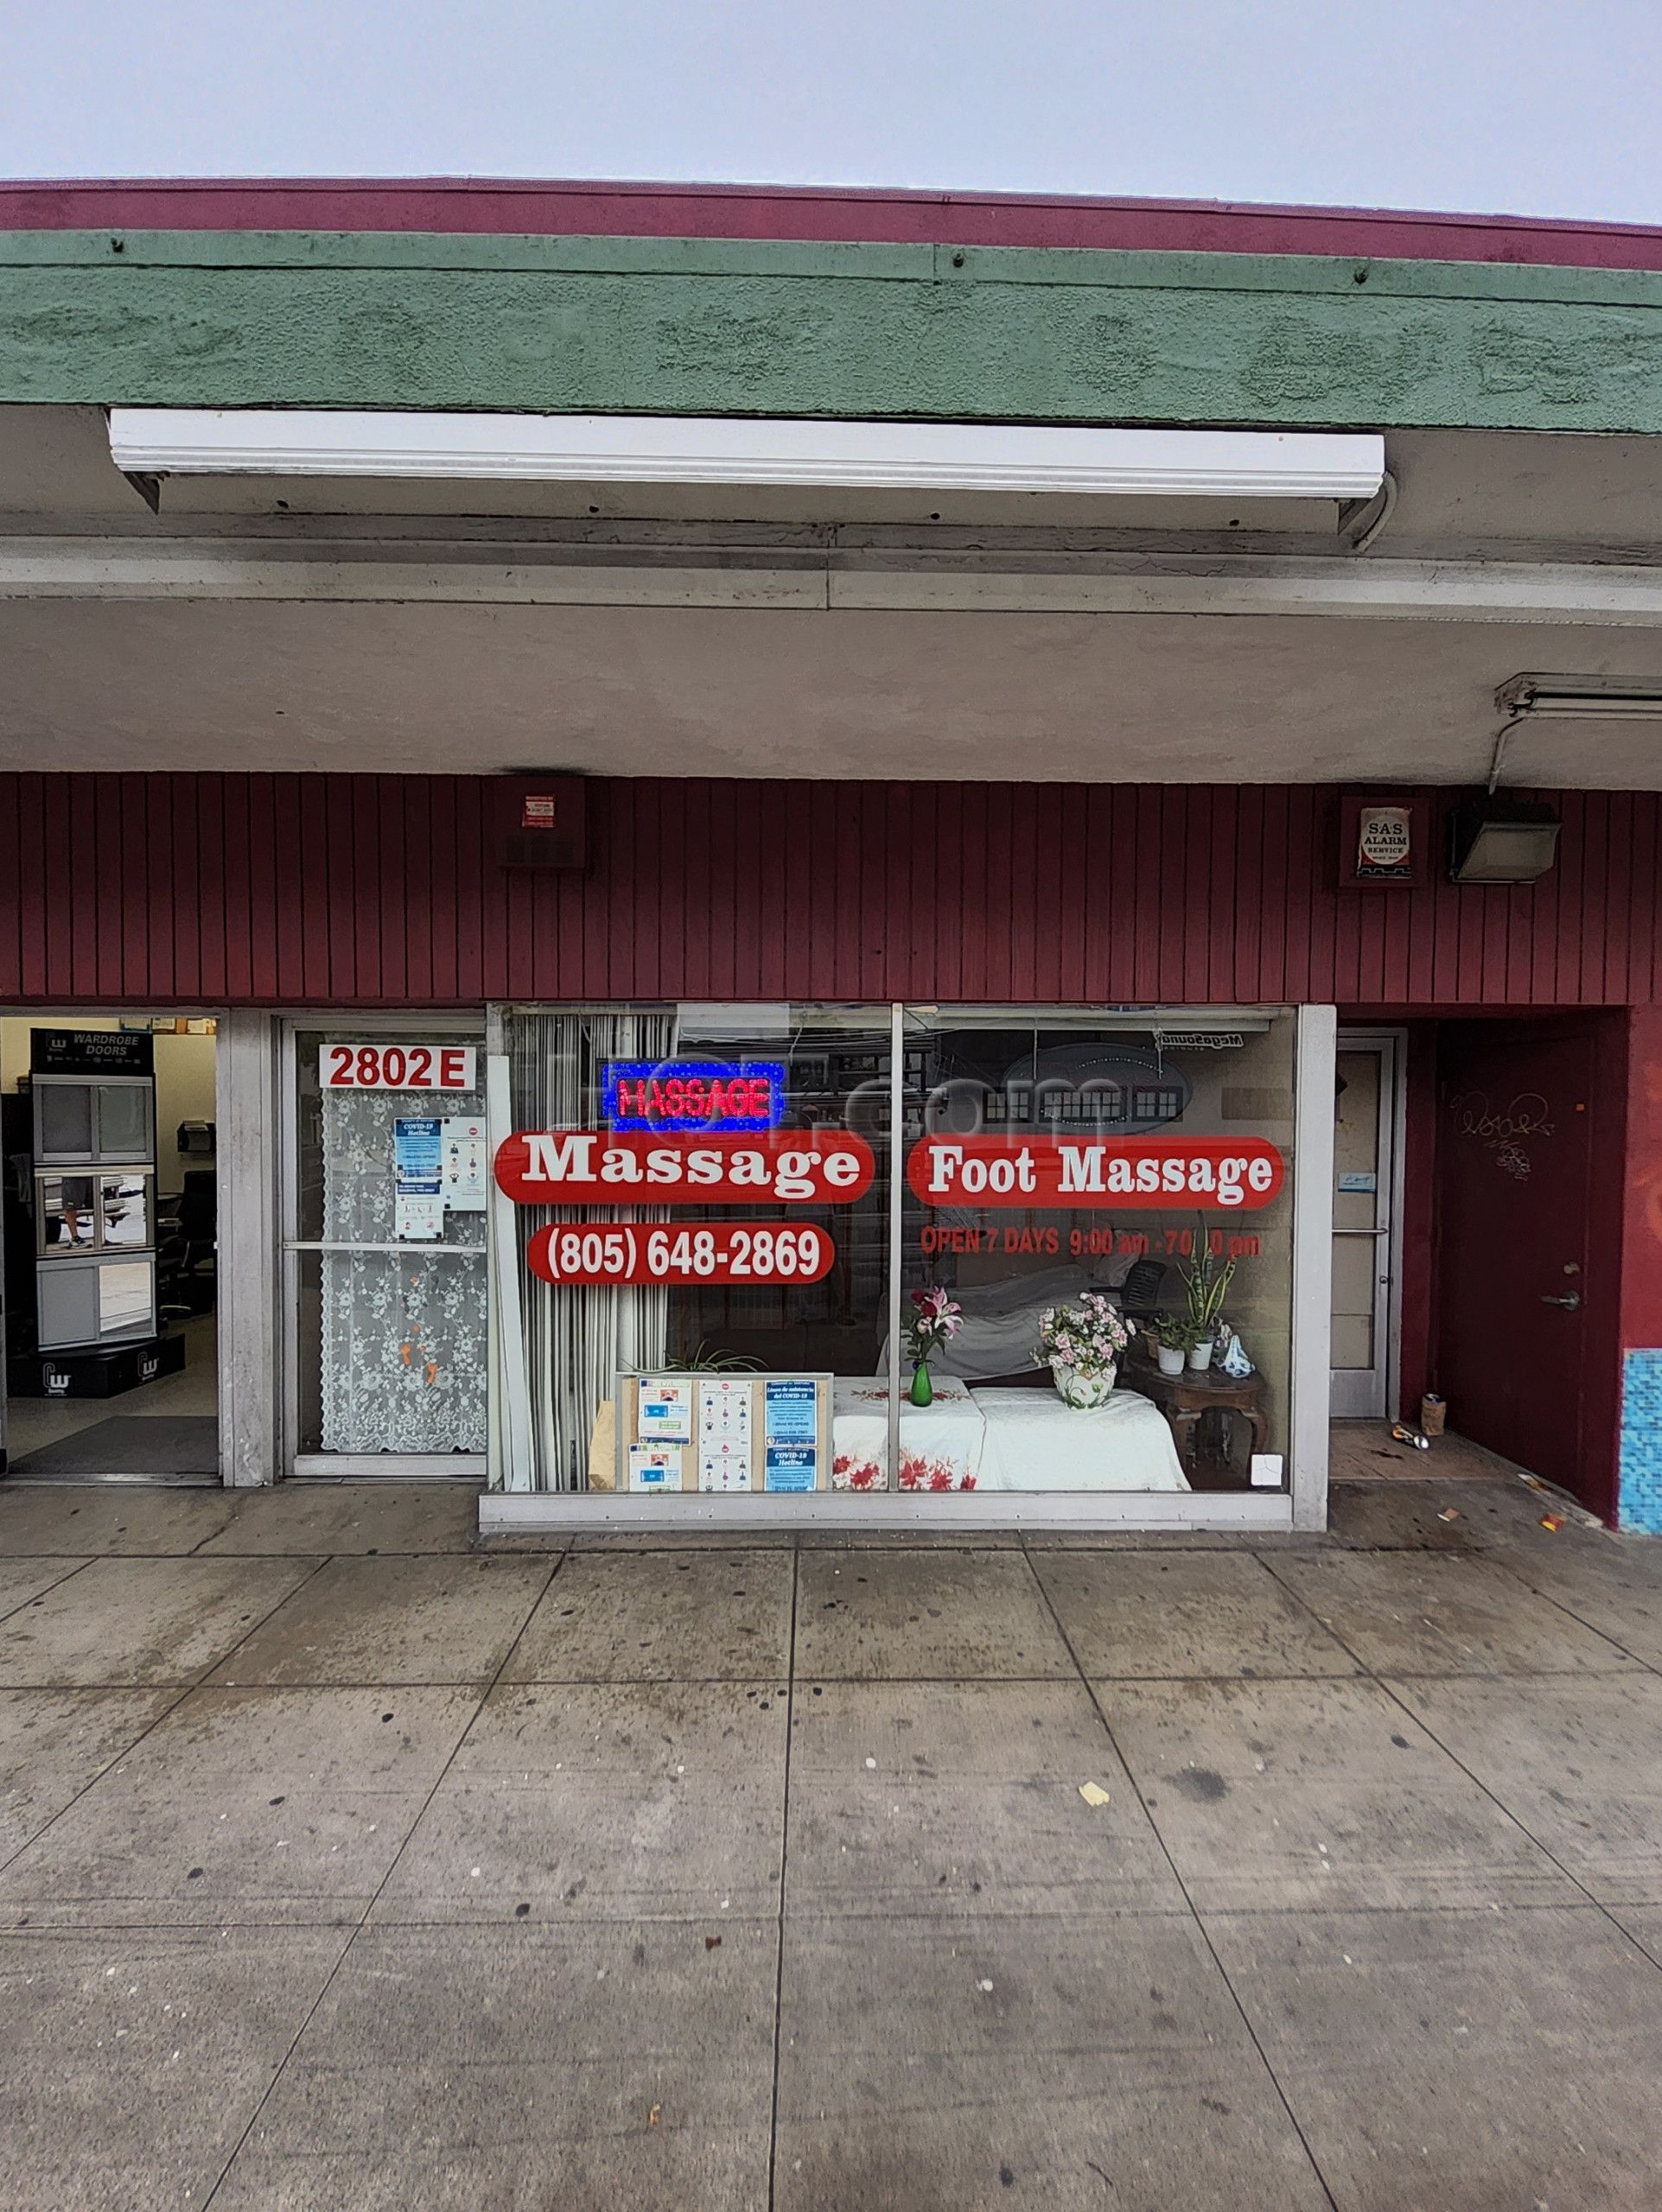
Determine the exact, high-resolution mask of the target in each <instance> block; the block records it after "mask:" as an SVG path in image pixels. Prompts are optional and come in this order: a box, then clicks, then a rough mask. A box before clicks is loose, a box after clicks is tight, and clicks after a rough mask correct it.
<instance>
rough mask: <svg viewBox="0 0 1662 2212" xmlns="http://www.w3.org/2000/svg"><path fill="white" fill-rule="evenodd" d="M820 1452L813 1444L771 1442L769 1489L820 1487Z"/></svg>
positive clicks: (768, 1448) (768, 1462)
mask: <svg viewBox="0 0 1662 2212" xmlns="http://www.w3.org/2000/svg"><path fill="white" fill-rule="evenodd" d="M818 1463H819V1453H818V1450H817V1449H816V1447H815V1446H813V1445H812V1444H770V1445H769V1446H767V1480H766V1483H765V1484H764V1487H765V1488H766V1489H768V1490H793V1491H794V1490H814V1489H816V1488H817V1487H818V1482H817V1476H818Z"/></svg>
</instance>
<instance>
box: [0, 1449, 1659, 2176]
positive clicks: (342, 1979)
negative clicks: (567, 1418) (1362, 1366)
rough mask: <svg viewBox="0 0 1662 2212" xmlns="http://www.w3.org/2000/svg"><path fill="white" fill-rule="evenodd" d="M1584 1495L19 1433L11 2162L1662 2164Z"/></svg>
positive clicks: (6, 1717)
mask: <svg viewBox="0 0 1662 2212" xmlns="http://www.w3.org/2000/svg"><path fill="white" fill-rule="evenodd" d="M1543 1503H1544V1501H1543V1499H1542V1498H1541V1497H1540V1496H1539V1495H1538V1494H1536V1493H1534V1492H1531V1491H1529V1490H1528V1489H1526V1488H1525V1487H1524V1486H1523V1485H1522V1484H1518V1483H1515V1482H1510V1481H1497V1480H1493V1479H1491V1480H1487V1481H1438V1480H1436V1479H1428V1480H1425V1481H1422V1482H1413V1483H1393V1482H1390V1481H1386V1482H1381V1483H1361V1482H1357V1483H1347V1484H1340V1485H1339V1486H1338V1487H1337V1488H1336V1491H1335V1527H1334V1534H1333V1535H1332V1536H1331V1537H1329V1538H1327V1539H1322V1540H1314V1539H1306V1538H1294V1537H1279V1538H1274V1539H1267V1540H1261V1541H1251V1542H1249V1541H1243V1540H1242V1539H1240V1538H1239V1537H1233V1536H1232V1537H1227V1538H1211V1539H1208V1538H1203V1537H1196V1536H1188V1537H1183V1538H1175V1539H1168V1540H1164V1541H1161V1540H1147V1539H1144V1540H1135V1539H1128V1538H1125V1537H1119V1538H1116V1539H1111V1540H1102V1541H1096V1542H1091V1541H1080V1540H1077V1539H1073V1540H1066V1541H1063V1540H1055V1541H1039V1540H1033V1541H1028V1542H1027V1543H1026V1544H1022V1543H1019V1542H1016V1541H1003V1542H989V1543H977V1544H974V1545H968V1544H966V1545H963V1546H947V1545H934V1544H923V1543H913V1544H909V1545H905V1546H902V1545H898V1544H894V1543H884V1544H881V1545H879V1544H871V1545H860V1544H846V1543H841V1544H839V1543H831V1542H829V1541H814V1542H807V1541H805V1542H804V1543H802V1544H801V1545H800V1546H799V1547H793V1546H792V1545H790V1544H786V1543H780V1544H774V1545H772V1546H758V1547H753V1548H736V1547H735V1546H732V1545H730V1544H716V1543H714V1542H706V1543H689V1544H685V1545H682V1546H679V1547H675V1548H669V1547H666V1546H663V1545H659V1547H657V1548H653V1547H651V1546H649V1545H640V1546H636V1545H634V1544H632V1543H627V1542H624V1541H620V1540H617V1539H611V1540H608V1541H597V1542H595V1543H590V1544H584V1545H578V1546H574V1547H573V1548H571V1549H570V1550H569V1551H566V1552H564V1553H563V1554H562V1553H560V1552H557V1551H552V1550H544V1551H532V1550H517V1551H506V1552H493V1553H492V1554H489V1555H481V1554H480V1553H479V1552H478V1551H477V1549H476V1548H474V1543H473V1541H472V1534H471V1531H472V1522H473V1516H474V1499H473V1498H472V1497H471V1496H470V1495H468V1494H465V1493H461V1492H455V1491H442V1490H435V1489H403V1490H401V1489H397V1488H392V1487H380V1488H375V1487H368V1486H365V1487H360V1488H352V1489H338V1490H337V1489H318V1488H310V1489H289V1490H285V1491H277V1492H276V1493H272V1494H261V1495H256V1496H252V1497H242V1498H235V1497H227V1496H226V1495H225V1494H223V1493H220V1492H204V1491H135V1490H131V1489H112V1490H105V1491H92V1490H67V1489H52V1490H48V1489H32V1490H31V1489H23V1488H18V1487H16V1486H5V1487H0V2020H3V2023H4V2056H3V2085H0V2203H3V2204H4V2205H5V2206H7V2207H8V2208H16V2212H33V2209H34V2208H36V2207H39V2208H42V2212H46V2209H47V2208H49V2212H81V2209H82V2208H92V2207H96V2208H99V2212H137V2208H149V2207H151V2206H167V2207H170V2208H186V2207H196V2206H204V2205H207V2204H212V2205H213V2207H214V2208H215V2212H254V2208H258V2212H278V2209H280V2212H291V2209H292V2212H302V2208H303V2212H325V2208H328V2212H341V2208H351V2212H359V2209H360V2208H374V2212H379V2208H383V2207H385V2208H389V2212H390V2208H393V2207H397V2208H398V2209H399V2212H427V2208H434V2207H443V2208H445V2212H452V2209H453V2208H454V2212H463V2208H465V2212H532V2209H533V2208H535V2209H536V2212H543V2209H544V2208H547V2212H556V2208H557V2212H589V2208H597V2207H602V2206H603V2207H608V2208H618V2212H626V2208H627V2212H637V2208H646V2207H648V2206H653V2207H656V2206H663V2207H665V2208H671V2209H672V2212H750V2208H758V2209H760V2208H764V2207H768V2206H773V2207H776V2208H778V2209H779V2212H833V2208H836V2212H947V2208H951V2212H972V2209H973V2208H980V2207H992V2206H998V2207H1000V2208H1004V2207H1009V2206H1020V2205H1023V2204H1026V2205H1030V2206H1035V2207H1037V2206H1041V2205H1042V2206H1044V2207H1045V2208H1046V2212H1073V2208H1075V2207H1080V2208H1084V2207H1090V2208H1093V2212H1097V2209H1098V2208H1100V2212H1156V2208H1159V2212H1176V2209H1177V2208H1181V2212H1212V2209H1213V2208H1217V2209H1218V2212H1302V2208H1305V2207H1310V2208H1319V2207H1322V2206H1338V2207H1340V2208H1342V2212H1407V2209H1408V2208H1413V2212H1512V2209H1513V2208H1516V2212H1541V2208H1545V2212H1602V2208H1616V2207H1622V2208H1627V2207H1631V2208H1634V2212H1639V2208H1641V2207H1642V2208H1646V2212H1651V2208H1653V2207H1654V2206H1655V2205H1656V2203H1657V2202H1658V2200H1659V2187H1658V2182H1657V2175H1658V2173H1659V2171H1662V2101H1659V2098H1658V2095H1657V2088H1656V2085H1657V2082H1658V2081H1659V2079H1662V1965H1659V1963H1658V1961H1662V1545H1653V1544H1646V1543H1643V1542H1640V1541H1634V1540H1624V1539H1618V1538H1615V1537H1612V1536H1608V1535H1604V1534H1603V1533H1602V1532H1599V1531H1596V1530H1593V1529H1588V1528H1585V1527H1582V1526H1581V1525H1579V1524H1578V1523H1576V1522H1573V1521H1571V1522H1567V1523H1566V1525H1565V1526H1564V1527H1563V1528H1562V1529H1558V1530H1557V1532H1556V1533H1555V1532H1551V1531H1549V1530H1547V1529H1544V1528H1543V1527H1542V1526H1541V1523H1540V1516H1541V1513H1542V1510H1543ZM1448 1512H1452V1513H1454V1514H1455V1515H1457V1516H1458V1517H1457V1518H1452V1519H1448V1520H1445V1519H1443V1518H1442V1517H1441V1516H1442V1514H1444V1513H1448ZM1088 1784H1093V1785H1095V1790H1094V1791H1093V1792H1092V1796H1095V1795H1096V1792H1098V1791H1101V1792H1105V1793H1106V1798H1107V1802H1105V1803H1104V1802H1087V1800H1086V1797H1085V1796H1082V1795H1081V1789H1082V1786H1084V1785H1088Z"/></svg>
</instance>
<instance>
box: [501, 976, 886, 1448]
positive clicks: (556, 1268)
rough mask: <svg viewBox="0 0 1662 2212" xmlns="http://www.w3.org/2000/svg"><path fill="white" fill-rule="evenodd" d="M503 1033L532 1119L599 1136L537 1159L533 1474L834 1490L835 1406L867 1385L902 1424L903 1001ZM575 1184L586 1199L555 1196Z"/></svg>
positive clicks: (528, 1170)
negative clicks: (897, 1155)
mask: <svg viewBox="0 0 1662 2212" xmlns="http://www.w3.org/2000/svg"><path fill="white" fill-rule="evenodd" d="M507 1031H508V1039H509V1047H510V1054H511V1065H512V1068H513V1098H514V1119H515V1124H516V1127H517V1128H519V1129H520V1130H525V1131H532V1132H536V1131H542V1132H550V1133H556V1135H557V1137H558V1136H570V1135H576V1136H577V1137H578V1138H580V1139H585V1140H589V1141H582V1142H579V1143H576V1144H575V1145H574V1144H569V1143H567V1144H561V1143H559V1142H555V1143H554V1144H553V1145H552V1146H551V1147H544V1150H543V1152H542V1153H541V1154H532V1153H526V1154H525V1155H524V1157H523V1160H522V1166H523V1168H524V1170H525V1175H526V1179H525V1182H524V1184H523V1185H522V1186H521V1188H520V1192H519V1195H520V1196H521V1197H522V1198H524V1199H525V1201H526V1203H524V1204H522V1205H520V1206H519V1208H518V1216H519V1240H520V1252H519V1276H520V1280H519V1294H520V1300H521V1313H522V1332H523V1336H524V1346H525V1376H526V1389H527V1392H528V1400H529V1404H528V1413H529V1433H530V1444H531V1452H532V1472H533V1475H534V1486H535V1487H537V1488H539V1489H548V1490H579V1491H580V1490H589V1489H592V1490H609V1489H612V1488H614V1486H621V1487H622V1488H624V1489H627V1488H630V1487H631V1486H632V1484H640V1486H641V1487H643V1488H644V1487H645V1486H646V1484H648V1483H652V1484H653V1486H659V1484H660V1483H661V1484H662V1485H663V1486H668V1487H678V1488H683V1489H686V1490H698V1489H704V1490H718V1489H721V1490H725V1489H736V1488H755V1489H758V1490H766V1489H767V1488H769V1487H772V1488H774V1489H775V1490H783V1489H786V1488H790V1489H797V1488H804V1489H825V1488H827V1487H829V1486H830V1485H831V1481H832V1479H833V1463H834V1457H835V1455H834V1453H833V1452H832V1448H831V1447H832V1442H833V1432H832V1420H833V1409H834V1408H835V1407H836V1406H837V1405H838V1404H840V1403H841V1402H842V1401H843V1400H844V1398H846V1397H847V1396H849V1395H850V1393H851V1392H853V1391H856V1390H857V1391H858V1392H860V1393H861V1394H862V1395H863V1399H865V1400H868V1401H869V1406H868V1407H867V1408H866V1412H867V1417H868V1420H869V1421H870V1423H871V1424H872V1425H874V1426H875V1427H876V1428H877V1429H878V1430H879V1431H880V1432H881V1431H882V1429H883V1428H884V1427H885V1425H886V1422H887V1411H886V1408H887V1390H886V1387H885V1386H884V1385H883V1383H882V1382H881V1380H879V1379H878V1374H877V1370H878V1366H879V1360H880V1354H881V1351H882V1343H883V1339H884V1332H885V1328H886V1324H887V1313H888V1097H889V1036H890V1025H889V1018H888V1009H887V1008H886V1007H883V1008H876V1009H869V1010H868V1009H858V1010H856V1011H853V1012H844V1011H843V1010H841V1009H836V1008H823V1007H790V1006H785V1005H780V1006H776V1007H696V1006H681V1007H639V1008H631V1009H615V1008H562V1009H558V1010H550V1011H546V1012H538V1011H530V1010H521V1011H516V1012H515V1013H513V1014H512V1015H511V1016H510V1017H509V1020H508V1025H507ZM561 1190H564V1191H568V1192H572V1193H573V1194H574V1198H575V1197H576V1194H579V1193H582V1194H583V1195H584V1197H585V1198H586V1202H584V1203H572V1204H569V1205H551V1204H544V1203H538V1201H539V1200H540V1199H541V1198H543V1195H544V1192H546V1193H548V1194H549V1196H550V1197H552V1195H553V1194H554V1193H555V1192H557V1191H561ZM597 1200H598V1201H599V1202H596V1201H597ZM654 1201H657V1202H656V1203H654ZM768 1378H772V1380H773V1382H774V1384H775V1385H776V1386H782V1385H783V1384H785V1383H792V1384H793V1385H795V1386H796V1388H795V1389H794V1392H793V1393H786V1391H785V1390H784V1389H782V1388H780V1387H776V1388H775V1389H774V1390H773V1391H772V1393H771V1395H770V1393H769V1389H768V1387H767V1384H768ZM655 1384H662V1385H664V1386H665V1387H663V1388H661V1389H659V1392H658V1397H657V1399H656V1401H655V1403H656V1405H657V1407H658V1408H659V1410H658V1411H657V1412H656V1413H655V1414H654V1413H653V1412H652V1411H651V1410H649V1409H647V1408H648V1394H649V1393H650V1392H651V1391H652V1389H653V1387H654V1385H655ZM718 1386H719V1387H718ZM810 1386H811V1387H810ZM654 1447H655V1451H656V1458H655V1459H653V1458H652V1457H650V1456H649V1453H650V1452H651V1451H652V1450H653V1448H654ZM632 1452H634V1457H633V1458H632V1456H631V1455H632Z"/></svg>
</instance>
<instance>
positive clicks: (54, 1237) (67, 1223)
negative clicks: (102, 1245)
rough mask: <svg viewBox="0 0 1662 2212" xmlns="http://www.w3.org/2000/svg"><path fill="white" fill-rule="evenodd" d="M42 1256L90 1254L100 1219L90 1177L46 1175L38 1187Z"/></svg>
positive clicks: (95, 1239) (39, 1180) (38, 1181)
mask: <svg viewBox="0 0 1662 2212" xmlns="http://www.w3.org/2000/svg"><path fill="white" fill-rule="evenodd" d="M35 1192H36V1201H35V1202H36V1205H37V1207H38V1209H39V1218H40V1249H41V1251H42V1252H73V1251H86V1252H90V1251H91V1250H92V1246H93V1244H94V1243H96V1242H97V1238H98V1216H97V1213H96V1211H95V1209H94V1205H93V1197H92V1192H93V1182H92V1177H91V1176H90V1175H42V1176H41V1177H39V1178H38V1179H37V1181H36V1185H35Z"/></svg>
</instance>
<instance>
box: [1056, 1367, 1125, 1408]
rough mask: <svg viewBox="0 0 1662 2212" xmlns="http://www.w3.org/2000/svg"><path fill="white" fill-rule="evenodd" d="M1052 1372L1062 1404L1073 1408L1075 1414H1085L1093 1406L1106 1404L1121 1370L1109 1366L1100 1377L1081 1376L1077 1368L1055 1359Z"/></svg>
mask: <svg viewBox="0 0 1662 2212" xmlns="http://www.w3.org/2000/svg"><path fill="white" fill-rule="evenodd" d="M1050 1372H1051V1375H1052V1377H1053V1378H1054V1382H1055V1384H1056V1395H1057V1396H1058V1397H1059V1398H1060V1400H1061V1402H1062V1403H1063V1404H1064V1405H1065V1406H1072V1407H1073V1410H1074V1411H1075V1413H1085V1412H1086V1411H1088V1410H1089V1408H1091V1407H1092V1406H1100V1405H1104V1404H1105V1403H1106V1402H1107V1398H1108V1394H1109V1392H1110V1391H1111V1389H1113V1387H1114V1378H1115V1376H1117V1375H1118V1372H1119V1370H1118V1366H1109V1367H1105V1368H1104V1369H1103V1370H1102V1372H1101V1374H1100V1375H1081V1374H1080V1373H1079V1370H1078V1368H1077V1367H1069V1366H1067V1365H1066V1364H1065V1363H1064V1362H1062V1361H1061V1360H1060V1359H1053V1360H1052V1361H1051V1363H1050Z"/></svg>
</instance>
